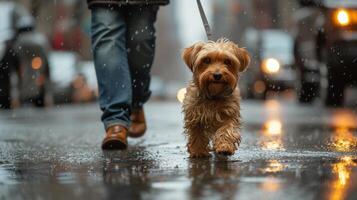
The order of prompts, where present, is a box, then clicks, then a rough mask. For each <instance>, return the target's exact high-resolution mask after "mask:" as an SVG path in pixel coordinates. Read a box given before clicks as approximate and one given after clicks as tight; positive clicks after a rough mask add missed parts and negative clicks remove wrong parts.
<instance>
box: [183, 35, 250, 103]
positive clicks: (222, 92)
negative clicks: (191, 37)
mask: <svg viewBox="0 0 357 200" xmlns="http://www.w3.org/2000/svg"><path fill="white" fill-rule="evenodd" d="M182 57H183V60H184V61H185V63H186V65H187V66H188V67H189V68H190V69H191V71H192V72H193V80H194V82H195V84H197V85H198V88H199V89H200V91H202V92H203V93H204V94H205V96H206V97H208V98H215V97H222V96H227V95H229V94H231V93H232V92H233V90H234V89H235V88H236V86H237V82H238V77H239V74H240V73H241V72H243V71H244V70H245V69H246V68H247V66H248V64H249V62H250V57H249V54H248V52H247V51H246V50H245V49H243V48H240V47H238V45H236V44H235V43H233V42H231V41H229V40H227V39H219V40H218V41H217V42H212V41H209V42H206V43H204V42H198V43H196V44H194V45H192V46H191V47H188V48H186V49H185V50H184V52H183V55H182Z"/></svg>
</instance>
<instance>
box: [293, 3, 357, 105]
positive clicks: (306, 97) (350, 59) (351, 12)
mask: <svg viewBox="0 0 357 200" xmlns="http://www.w3.org/2000/svg"><path fill="white" fill-rule="evenodd" d="M299 3H300V5H301V8H300V9H298V10H297V12H296V14H295V15H294V20H295V23H294V57H295V65H296V66H297V68H296V69H297V73H298V83H299V87H298V99H299V101H300V102H302V103H311V102H313V100H314V99H315V97H317V96H319V95H320V96H321V97H322V99H324V102H325V104H326V105H327V106H340V105H342V104H343V101H344V94H345V92H344V89H345V88H346V86H350V85H356V83H357V82H356V80H357V67H356V64H357V1H356V0H344V1H340V0H324V1H322V0H299ZM320 91H322V92H320Z"/></svg>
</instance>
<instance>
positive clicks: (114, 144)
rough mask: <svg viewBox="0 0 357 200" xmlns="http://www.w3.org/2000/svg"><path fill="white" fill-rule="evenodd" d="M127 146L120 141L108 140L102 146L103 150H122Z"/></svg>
mask: <svg viewBox="0 0 357 200" xmlns="http://www.w3.org/2000/svg"><path fill="white" fill-rule="evenodd" d="M126 147H127V145H126V144H125V143H123V142H122V141H120V140H113V139H110V140H108V141H104V142H103V144H102V149H103V150H124V149H126Z"/></svg>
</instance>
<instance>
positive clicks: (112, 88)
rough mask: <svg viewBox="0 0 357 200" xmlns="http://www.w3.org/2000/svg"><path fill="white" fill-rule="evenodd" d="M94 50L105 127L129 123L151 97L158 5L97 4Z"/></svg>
mask: <svg viewBox="0 0 357 200" xmlns="http://www.w3.org/2000/svg"><path fill="white" fill-rule="evenodd" d="M91 10H92V27H91V29H92V50H93V59H94V65H95V70H96V74H97V79H98V88H99V104H100V108H101V110H102V111H103V114H102V122H103V123H104V127H105V129H107V128H108V127H110V126H113V125H121V126H124V127H129V126H130V113H131V111H132V110H136V109H139V108H141V107H142V106H143V104H144V103H145V102H146V101H147V100H148V99H149V97H150V94H151V92H150V90H149V85H150V69H151V65H152V63H153V59H154V53H155V39H156V38H155V27H154V23H155V21H156V14H157V11H158V6H142V7H139V6H125V7H119V8H110V7H94V8H92V9H91Z"/></svg>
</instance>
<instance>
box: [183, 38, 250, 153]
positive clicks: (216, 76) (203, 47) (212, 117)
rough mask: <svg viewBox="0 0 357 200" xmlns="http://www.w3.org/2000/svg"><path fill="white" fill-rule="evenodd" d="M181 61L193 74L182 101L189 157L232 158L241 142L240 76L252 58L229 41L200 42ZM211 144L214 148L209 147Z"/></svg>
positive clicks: (187, 51) (188, 50)
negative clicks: (211, 152) (218, 155)
mask: <svg viewBox="0 0 357 200" xmlns="http://www.w3.org/2000/svg"><path fill="white" fill-rule="evenodd" d="M182 58H183V60H184V62H185V63H186V65H187V66H188V68H189V69H190V70H191V72H192V74H193V78H192V81H191V82H190V83H189V86H188V87H187V88H186V94H185V99H184V100H183V106H182V108H183V113H184V130H185V135H186V137H187V140H188V141H187V150H188V152H189V154H190V157H206V156H210V153H209V152H210V151H211V150H213V151H214V152H215V153H217V154H223V155H233V154H234V152H235V151H236V150H237V149H238V146H239V144H240V141H241V135H240V128H241V119H240V117H241V116H240V94H239V89H238V87H237V84H238V79H239V76H240V74H241V73H242V72H244V71H245V70H246V68H247V67H248V65H249V62H250V56H249V54H248V52H247V51H246V50H245V49H244V48H240V47H238V45H237V44H235V43H233V42H231V41H229V40H228V39H224V38H222V39H219V40H217V41H216V42H214V41H208V42H197V43H195V44H193V45H192V46H190V47H188V48H185V49H184V51H183V54H182ZM210 142H211V144H212V147H211V145H210Z"/></svg>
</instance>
